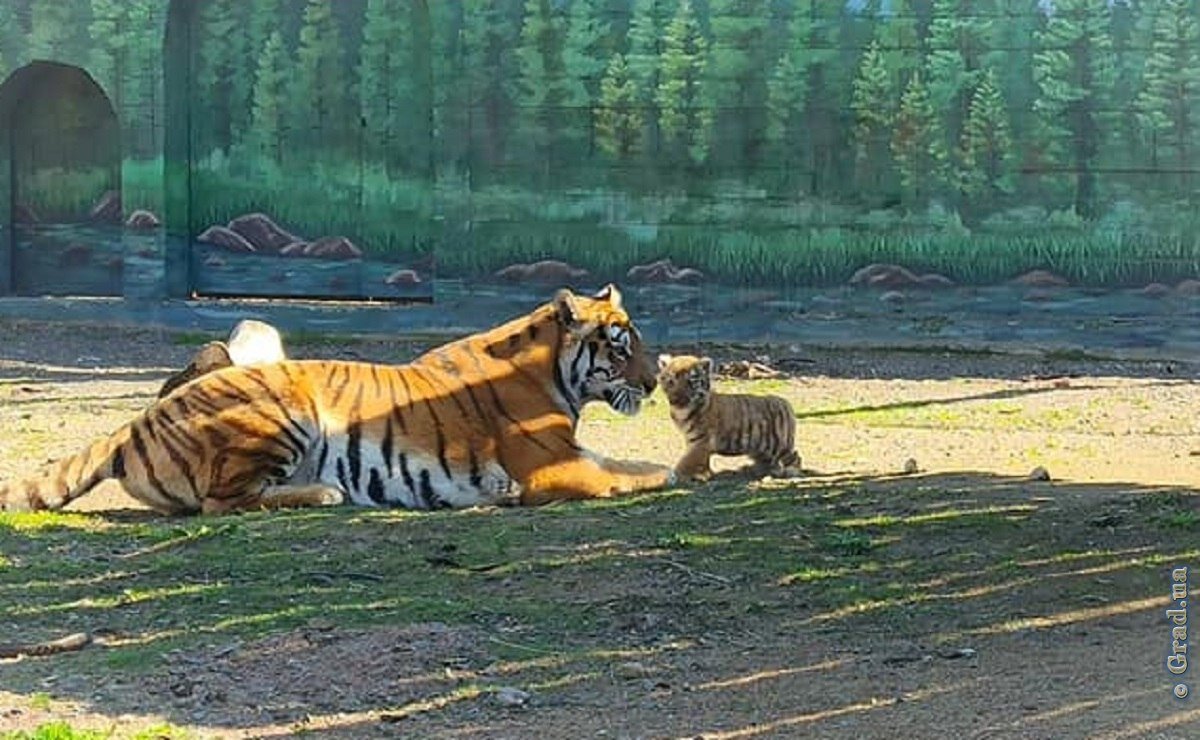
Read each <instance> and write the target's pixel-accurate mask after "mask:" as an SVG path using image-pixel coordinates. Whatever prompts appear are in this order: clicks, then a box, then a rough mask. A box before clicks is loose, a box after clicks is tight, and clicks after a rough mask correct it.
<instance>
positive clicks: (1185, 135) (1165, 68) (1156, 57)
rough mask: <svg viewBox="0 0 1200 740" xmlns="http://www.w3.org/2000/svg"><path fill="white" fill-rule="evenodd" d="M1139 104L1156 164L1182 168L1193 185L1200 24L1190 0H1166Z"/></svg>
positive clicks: (1186, 180) (1199, 110)
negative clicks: (1190, 172) (1191, 174)
mask: <svg viewBox="0 0 1200 740" xmlns="http://www.w3.org/2000/svg"><path fill="white" fill-rule="evenodd" d="M1135 106H1136V109H1137V118H1138V123H1139V125H1140V128H1141V131H1142V135H1143V137H1144V138H1145V139H1146V140H1147V141H1148V142H1150V147H1151V156H1152V159H1151V162H1152V164H1153V166H1154V167H1155V168H1163V169H1167V170H1173V171H1176V172H1178V173H1180V183H1181V185H1182V186H1183V187H1184V188H1185V189H1187V190H1189V191H1190V186H1191V179H1192V178H1191V177H1190V174H1189V171H1190V170H1191V168H1192V167H1193V166H1194V164H1195V151H1194V149H1195V138H1196V126H1197V122H1198V121H1197V118H1198V116H1200V29H1198V28H1197V25H1196V16H1195V11H1194V10H1193V7H1192V3H1191V2H1189V0H1161V5H1160V6H1159V9H1158V16H1157V18H1156V19H1155V22H1154V33H1153V36H1152V45H1151V50H1150V55H1149V57H1148V58H1147V59H1146V67H1145V73H1144V75H1143V79H1142V88H1141V93H1140V94H1139V95H1138V97H1137V100H1136V101H1135ZM1189 195H1190V192H1189Z"/></svg>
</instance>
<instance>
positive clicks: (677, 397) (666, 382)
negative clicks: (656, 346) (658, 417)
mask: <svg viewBox="0 0 1200 740" xmlns="http://www.w3.org/2000/svg"><path fill="white" fill-rule="evenodd" d="M712 373H713V361H712V359H710V358H708V357H695V356H693V355H675V356H671V355H659V356H658V382H659V383H661V384H662V389H663V393H664V394H666V396H667V401H668V402H669V403H670V404H671V405H672V406H673V407H675V408H689V407H693V406H695V407H699V406H703V405H704V402H705V401H707V400H708V397H709V396H710V395H711V394H712Z"/></svg>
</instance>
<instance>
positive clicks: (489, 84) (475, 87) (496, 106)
mask: <svg viewBox="0 0 1200 740" xmlns="http://www.w3.org/2000/svg"><path fill="white" fill-rule="evenodd" d="M520 32H521V25H520V22H519V17H517V18H515V19H514V16H512V15H510V14H508V13H506V12H505V8H504V7H503V4H502V3H498V2H497V1H496V0H463V15H462V32H461V34H460V37H461V47H460V56H461V59H462V64H461V75H459V76H457V77H456V78H454V79H453V81H452V82H451V83H448V84H449V85H451V86H454V87H461V88H462V100H463V104H462V107H461V109H462V110H463V111H464V113H465V116H466V121H465V126H466V128H467V130H468V131H469V136H468V139H469V141H470V142H471V144H470V149H469V152H468V161H469V162H475V161H476V160H478V161H479V163H480V164H483V165H493V164H497V163H499V162H501V161H502V160H504V159H505V158H506V150H507V147H508V141H509V138H510V133H511V123H512V120H513V111H514V107H515V105H514V100H515V98H516V90H515V87H516V85H515V84H514V81H515V80H516V79H517V74H518V67H517V60H516V54H515V49H516V48H517V44H518V40H519V38H520Z"/></svg>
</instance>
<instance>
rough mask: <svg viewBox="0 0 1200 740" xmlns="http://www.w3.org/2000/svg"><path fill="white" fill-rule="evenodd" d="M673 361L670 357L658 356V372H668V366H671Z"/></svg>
mask: <svg viewBox="0 0 1200 740" xmlns="http://www.w3.org/2000/svg"><path fill="white" fill-rule="evenodd" d="M671 359H672V358H671V356H670V355H659V356H658V371H659V372H662V371H663V370H666V369H667V365H670V364H671Z"/></svg>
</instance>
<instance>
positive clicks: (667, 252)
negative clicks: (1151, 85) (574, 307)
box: [39, 158, 1200, 286]
mask: <svg viewBox="0 0 1200 740" xmlns="http://www.w3.org/2000/svg"><path fill="white" fill-rule="evenodd" d="M123 172H124V182H123V185H124V188H125V201H126V204H127V205H128V206H129V207H152V208H153V207H154V206H155V205H159V204H160V203H159V201H160V200H161V199H160V197H159V196H158V195H157V193H159V192H161V182H162V165H161V162H159V161H158V160H151V161H146V162H132V161H131V162H126V163H125V164H124V167H123ZM89 187H91V186H90V185H89ZM193 188H194V198H195V200H194V211H193V218H194V219H195V221H194V225H196V226H198V227H200V228H203V227H204V226H205V225H208V224H224V223H226V222H228V221H229V220H230V219H231V218H233V217H235V216H237V215H240V214H243V213H247V212H250V211H263V212H266V213H268V214H271V215H272V216H273V217H274V218H276V219H277V220H278V221H279V222H280V223H281V224H283V225H284V226H285V227H287V228H289V229H292V230H293V231H295V232H297V233H298V234H299V235H301V236H304V237H307V238H316V237H318V236H322V235H332V234H344V235H347V236H350V237H351V238H352V239H353V240H355V241H356V243H358V244H359V246H361V247H362V248H363V249H364V250H365V251H366V252H367V254H369V255H371V256H374V257H378V258H389V257H390V258H411V257H414V256H420V255H428V254H435V255H436V258H437V263H438V270H439V274H441V275H443V276H450V277H479V276H486V275H489V274H491V273H492V272H494V271H495V270H496V269H498V268H500V267H503V266H506V265H509V264H512V263H514V262H529V261H534V260H539V259H549V258H556V259H564V260H568V261H570V262H572V263H573V264H576V265H578V266H581V267H584V268H586V269H588V270H590V271H592V272H594V273H596V274H597V275H598V276H603V277H604V278H611V277H621V276H623V275H624V274H625V271H626V270H627V269H628V268H629V267H630V265H633V264H639V263H644V262H647V261H649V260H654V259H659V258H664V257H669V258H671V259H672V260H674V261H675V262H676V263H677V264H680V265H690V266H693V267H697V268H699V269H701V270H703V271H704V272H705V273H706V274H708V275H709V276H710V277H711V278H713V279H715V280H717V281H720V282H723V283H727V284H732V285H739V284H750V285H764V286H767V285H770V286H789V285H828V284H839V283H843V282H845V280H846V279H847V278H848V277H849V276H850V275H851V274H852V273H853V272H854V270H856V269H858V268H859V267H862V266H863V265H866V264H869V263H871V262H899V263H901V264H904V265H907V266H909V267H911V268H912V269H914V270H917V271H934V272H940V273H942V274H945V275H947V276H949V277H951V278H952V279H954V280H955V281H957V282H960V283H965V284H977V285H986V284H994V283H999V282H1003V281H1006V280H1008V279H1010V278H1012V277H1013V276H1014V275H1017V274H1019V273H1020V272H1023V271H1025V270H1028V269H1032V268H1044V269H1049V270H1053V271H1055V272H1058V273H1060V274H1062V275H1064V276H1065V277H1067V278H1068V279H1070V280H1071V281H1073V282H1075V283H1078V284H1083V285H1093V286H1119V285H1144V284H1146V283H1148V282H1151V281H1154V280H1158V281H1164V282H1176V281H1178V280H1180V279H1183V278H1189V277H1196V276H1198V275H1200V240H1197V238H1196V237H1195V234H1196V233H1197V224H1196V223H1194V220H1195V219H1194V217H1193V216H1192V215H1190V214H1189V213H1180V212H1178V211H1172V210H1171V209H1169V208H1166V206H1163V207H1161V208H1158V210H1153V211H1151V210H1139V209H1138V208H1137V207H1135V206H1132V205H1130V204H1128V203H1118V204H1116V205H1115V206H1114V207H1113V209H1112V212H1111V213H1110V214H1109V215H1107V216H1105V217H1104V218H1103V219H1101V220H1100V221H1097V222H1092V223H1088V222H1082V221H1080V220H1079V219H1077V218H1075V217H1074V216H1072V215H1071V214H1065V215H1064V214H1062V213H1055V212H1050V213H1045V212H1041V211H1039V210H1038V209H1036V208H1033V209H1030V208H1026V209H1016V210H1015V211H1014V214H1013V215H1009V216H1005V215H1004V214H1000V215H997V216H996V217H994V218H992V219H989V221H988V222H986V223H985V224H983V225H982V226H980V227H977V228H976V229H974V230H969V229H966V228H964V227H963V226H962V224H961V223H960V222H959V221H958V219H957V217H955V216H954V215H953V214H948V213H945V212H943V211H941V210H940V209H937V208H931V209H930V211H929V212H928V213H919V214H904V213H900V212H893V211H886V212H871V213H863V212H861V211H856V210H854V209H851V208H847V207H842V206H836V205H832V204H823V203H813V202H809V201H799V200H798V201H796V202H794V203H784V204H780V203H778V202H775V201H771V200H768V199H753V198H750V199H746V198H732V199H729V200H728V201H727V202H726V201H722V200H721V199H720V197H719V196H712V195H708V196H693V197H688V196H684V195H672V194H659V195H654V196H635V195H630V194H627V193H622V192H618V191H610V190H604V189H588V190H570V189H564V190H562V191H558V192H552V193H544V192H537V191H531V190H526V189H521V188H518V187H515V186H513V187H508V186H488V187H481V188H478V189H477V190H474V191H472V190H471V189H470V188H469V186H468V185H467V183H466V182H464V181H457V180H455V181H447V182H442V183H437V184H431V183H428V182H423V181H419V180H396V179H393V178H391V177H389V176H387V174H386V173H384V172H382V171H379V170H377V169H372V168H365V169H362V170H360V169H359V168H358V167H356V166H348V165H345V164H337V165H328V164H319V163H313V164H311V165H310V166H309V167H308V168H307V169H304V170H302V171H295V172H288V171H281V170H279V169H278V168H277V167H276V166H275V165H272V164H269V163H256V162H253V161H249V160H241V159H239V160H236V161H235V160H232V159H225V158H210V159H209V160H206V161H204V162H200V163H197V167H196V171H195V177H194V181H193ZM92 189H94V188H92ZM43 190H45V191H46V192H45V193H44V197H46V198H49V199H58V200H64V202H69V203H71V204H76V203H77V202H83V201H87V200H88V199H90V198H94V197H95V196H94V195H93V194H91V191H90V190H88V191H87V193H85V194H80V193H75V192H74V189H73V188H72V187H65V188H62V187H59V188H50V189H47V188H43ZM39 197H41V196H39ZM56 207H57V206H56ZM127 210H128V209H127ZM1030 212H1032V215H1030Z"/></svg>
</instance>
